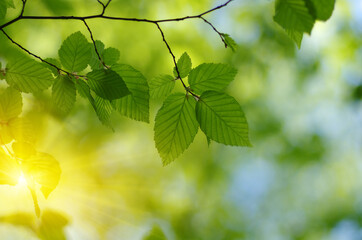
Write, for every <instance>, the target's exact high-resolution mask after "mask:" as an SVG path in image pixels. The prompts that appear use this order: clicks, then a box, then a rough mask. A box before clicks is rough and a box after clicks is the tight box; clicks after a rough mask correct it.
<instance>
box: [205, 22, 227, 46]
mask: <svg viewBox="0 0 362 240" xmlns="http://www.w3.org/2000/svg"><path fill="white" fill-rule="evenodd" d="M200 18H201V19H202V20H204V22H205V23H207V24H209V25H210V26H211V27H212V29H214V31H215V32H216V33H217V34H219V37H220V38H221V41H222V42H223V43H224V45H225V47H227V46H228V45H227V43H226V42H225V40H224V38H223V36H222V34H221V32H219V31H218V30H217V29H216V28H215V27H214V25H212V23H211V22H209V21H207V20H206V19H205V18H204V17H200Z"/></svg>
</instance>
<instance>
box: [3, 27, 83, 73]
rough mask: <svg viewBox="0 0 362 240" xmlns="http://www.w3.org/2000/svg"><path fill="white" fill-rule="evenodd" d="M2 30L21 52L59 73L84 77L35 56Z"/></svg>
mask: <svg viewBox="0 0 362 240" xmlns="http://www.w3.org/2000/svg"><path fill="white" fill-rule="evenodd" d="M0 30H1V31H2V32H3V33H4V35H5V36H6V37H7V38H8V39H9V40H10V41H11V42H12V43H13V44H15V45H16V46H18V47H19V48H20V49H21V50H23V51H25V52H26V53H28V54H29V55H31V56H33V57H35V58H37V59H39V60H40V61H41V62H43V63H46V64H48V65H49V66H52V67H54V68H55V69H57V70H58V72H63V73H65V74H68V75H73V76H78V77H84V76H83V75H76V74H73V73H70V72H68V71H66V70H64V69H61V68H59V67H57V66H56V65H54V64H52V63H50V62H48V61H46V60H44V59H43V58H41V57H39V56H38V55H35V54H34V53H32V52H30V51H29V50H28V49H26V48H24V47H23V46H21V45H20V44H19V43H17V42H15V41H14V40H13V39H12V38H11V37H10V36H9V35H8V34H7V33H6V32H5V31H4V29H0Z"/></svg>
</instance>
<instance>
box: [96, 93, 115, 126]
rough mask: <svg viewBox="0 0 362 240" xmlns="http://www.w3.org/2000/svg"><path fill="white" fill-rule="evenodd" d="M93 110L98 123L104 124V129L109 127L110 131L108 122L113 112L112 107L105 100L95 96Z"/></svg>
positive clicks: (109, 122)
mask: <svg viewBox="0 0 362 240" xmlns="http://www.w3.org/2000/svg"><path fill="white" fill-rule="evenodd" d="M93 108H94V110H95V112H96V114H97V117H98V119H99V121H101V123H102V124H104V125H105V126H106V127H109V128H110V129H112V130H113V127H112V125H111V121H110V117H111V114H112V112H113V107H112V104H111V102H110V101H109V100H107V99H103V98H101V97H98V96H95V97H94V105H93ZM113 131H114V130H113Z"/></svg>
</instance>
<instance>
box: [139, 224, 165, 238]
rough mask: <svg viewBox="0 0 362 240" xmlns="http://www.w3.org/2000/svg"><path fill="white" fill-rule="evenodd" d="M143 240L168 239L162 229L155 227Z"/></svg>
mask: <svg viewBox="0 0 362 240" xmlns="http://www.w3.org/2000/svg"><path fill="white" fill-rule="evenodd" d="M143 240H167V238H166V235H165V234H164V233H163V231H162V229H161V228H160V227H159V226H157V225H155V226H153V228H152V229H151V231H150V232H149V233H148V234H147V235H146V236H144V237H143Z"/></svg>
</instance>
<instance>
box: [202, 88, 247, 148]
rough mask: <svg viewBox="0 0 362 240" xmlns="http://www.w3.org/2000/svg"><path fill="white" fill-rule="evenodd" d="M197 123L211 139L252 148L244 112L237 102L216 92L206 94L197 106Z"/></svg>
mask: <svg viewBox="0 0 362 240" xmlns="http://www.w3.org/2000/svg"><path fill="white" fill-rule="evenodd" d="M196 116H197V121H198V122H199V124H200V128H201V130H202V131H203V132H204V133H205V134H206V136H207V137H209V138H210V139H212V140H214V141H216V142H219V143H223V144H226V145H233V146H251V144H250V141H249V136H248V134H249V129H248V123H247V121H246V118H245V115H244V112H243V111H242V109H241V107H240V105H239V104H238V103H237V101H236V100H235V99H234V98H233V97H231V96H229V95H227V94H225V93H219V92H215V91H207V92H204V93H203V94H202V95H201V97H200V100H199V101H198V102H197V104H196Z"/></svg>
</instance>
